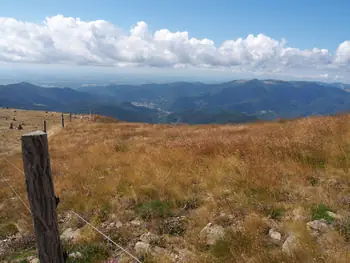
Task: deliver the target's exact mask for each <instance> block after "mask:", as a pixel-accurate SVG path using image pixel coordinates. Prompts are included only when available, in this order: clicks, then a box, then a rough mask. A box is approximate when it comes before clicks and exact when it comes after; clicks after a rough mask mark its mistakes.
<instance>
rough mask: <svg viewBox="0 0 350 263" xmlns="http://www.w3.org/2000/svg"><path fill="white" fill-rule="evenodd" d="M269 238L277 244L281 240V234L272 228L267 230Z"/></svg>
mask: <svg viewBox="0 0 350 263" xmlns="http://www.w3.org/2000/svg"><path fill="white" fill-rule="evenodd" d="M269 236H270V238H271V239H272V240H273V241H274V242H276V243H279V242H280V241H281V238H282V235H281V233H280V232H277V231H276V230H274V229H272V228H271V229H270V230H269Z"/></svg>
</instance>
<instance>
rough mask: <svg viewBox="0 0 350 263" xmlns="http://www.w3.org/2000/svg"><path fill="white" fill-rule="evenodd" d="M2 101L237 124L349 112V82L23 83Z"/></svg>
mask: <svg viewBox="0 0 350 263" xmlns="http://www.w3.org/2000/svg"><path fill="white" fill-rule="evenodd" d="M0 106H1V107H13V108H23V109H37V110H54V111H62V112H80V113H88V112H89V111H92V112H95V113H100V114H102V115H106V116H112V117H115V118H117V119H120V120H123V121H131V122H149V123H189V124H207V123H237V122H248V121H256V120H258V119H262V120H273V119H276V118H295V117H304V116H310V115H331V114H335V113H339V112H346V111H349V110H350V85H347V84H341V83H334V84H328V83H320V82H303V81H279V80H257V79H253V80H236V81H231V82H227V83H221V84H203V83H200V82H196V83H189V82H176V83H169V84H144V85H110V86H89V87H81V88H78V89H71V88H44V87H39V86H35V85H32V84H30V83H26V82H22V83H17V84H10V85H3V86H0Z"/></svg>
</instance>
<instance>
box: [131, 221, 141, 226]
mask: <svg viewBox="0 0 350 263" xmlns="http://www.w3.org/2000/svg"><path fill="white" fill-rule="evenodd" d="M130 224H132V225H133V226H141V224H142V222H141V220H139V219H134V220H132V221H131V222H130Z"/></svg>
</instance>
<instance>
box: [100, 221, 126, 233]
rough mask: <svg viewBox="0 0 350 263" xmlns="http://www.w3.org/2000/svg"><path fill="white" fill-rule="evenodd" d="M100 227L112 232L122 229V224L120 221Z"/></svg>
mask: <svg viewBox="0 0 350 263" xmlns="http://www.w3.org/2000/svg"><path fill="white" fill-rule="evenodd" d="M102 227H106V230H107V231H110V230H113V229H119V228H121V227H123V223H122V222H120V221H116V222H112V223H110V224H105V225H103V226H102Z"/></svg>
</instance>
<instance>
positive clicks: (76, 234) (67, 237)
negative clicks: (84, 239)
mask: <svg viewBox="0 0 350 263" xmlns="http://www.w3.org/2000/svg"><path fill="white" fill-rule="evenodd" d="M79 238H80V231H79V229H78V230H76V231H73V230H72V229H71V228H67V229H66V230H64V231H63V233H62V234H61V240H63V241H72V242H76V241H77V240H78V239H79Z"/></svg>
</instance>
